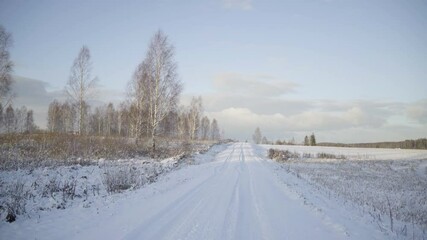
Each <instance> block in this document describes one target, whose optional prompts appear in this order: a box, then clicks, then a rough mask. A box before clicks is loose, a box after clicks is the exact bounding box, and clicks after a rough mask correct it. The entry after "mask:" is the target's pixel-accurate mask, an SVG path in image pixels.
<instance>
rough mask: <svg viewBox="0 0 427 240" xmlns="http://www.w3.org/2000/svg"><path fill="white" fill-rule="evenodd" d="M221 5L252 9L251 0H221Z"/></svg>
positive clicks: (246, 9) (230, 7) (231, 7)
mask: <svg viewBox="0 0 427 240" xmlns="http://www.w3.org/2000/svg"><path fill="white" fill-rule="evenodd" d="M222 6H223V7H224V8H229V9H239V10H245V11H248V10H252V9H253V5H252V0H222Z"/></svg>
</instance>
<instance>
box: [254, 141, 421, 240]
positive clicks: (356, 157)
mask: <svg viewBox="0 0 427 240" xmlns="http://www.w3.org/2000/svg"><path fill="white" fill-rule="evenodd" d="M262 147H263V148H264V151H266V150H267V149H270V148H273V149H280V150H288V151H290V152H296V153H298V155H300V156H303V155H304V154H305V155H307V154H311V156H313V157H312V158H300V159H292V160H289V161H286V162H284V163H283V164H281V167H282V168H283V169H284V170H285V171H287V172H289V173H292V174H294V175H295V176H297V177H298V178H301V179H302V180H304V181H307V182H308V183H310V184H312V185H313V186H316V187H317V188H318V190H319V191H320V192H323V193H324V194H327V196H328V197H329V198H338V199H339V200H341V201H342V202H343V204H344V205H346V206H356V207H357V208H358V209H359V210H360V211H361V212H362V213H365V214H368V215H370V216H371V218H372V220H373V221H374V223H375V225H377V226H378V227H379V228H381V229H383V230H390V231H391V230H393V233H394V235H395V236H397V237H398V238H408V239H412V237H414V238H416V239H423V238H426V237H427V151H425V150H403V149H372V148H334V147H310V146H271V145H263V146H262ZM319 153H326V154H333V155H336V156H344V157H345V159H318V158H316V157H315V156H317V154H319ZM265 154H266V153H265Z"/></svg>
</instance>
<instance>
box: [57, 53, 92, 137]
mask: <svg viewBox="0 0 427 240" xmlns="http://www.w3.org/2000/svg"><path fill="white" fill-rule="evenodd" d="M91 71H92V62H91V60H90V52H89V49H88V48H87V47H86V46H83V47H82V48H81V49H80V52H79V55H78V56H77V58H76V59H75V60H74V63H73V66H72V67H71V74H70V78H69V80H68V83H67V86H66V87H65V90H66V92H67V94H68V96H69V97H70V98H71V99H72V101H73V102H74V103H75V105H76V106H77V109H78V111H77V116H78V117H77V120H78V133H79V134H80V135H81V134H82V133H83V131H84V124H85V117H86V116H85V109H86V108H87V106H86V104H85V103H87V99H88V98H89V97H90V96H92V94H93V93H94V89H95V86H96V82H97V79H96V78H92V77H91Z"/></svg>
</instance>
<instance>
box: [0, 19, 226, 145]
mask: <svg viewBox="0 0 427 240" xmlns="http://www.w3.org/2000/svg"><path fill="white" fill-rule="evenodd" d="M11 41H12V40H11V35H10V34H9V33H7V32H6V31H5V29H4V28H3V27H2V26H0V54H1V55H0V57H1V58H0V70H1V72H0V133H31V132H34V131H35V130H36V129H37V127H36V126H35V124H34V116H33V115H34V113H33V111H32V110H27V109H26V107H21V108H18V109H14V108H13V106H12V104H11V102H12V99H13V96H14V95H13V93H12V91H11V90H12V83H13V79H12V77H11V72H12V69H13V62H12V61H11V60H10V55H9V51H8V48H9V47H10V45H11ZM174 57H175V50H174V46H173V45H172V44H171V43H170V41H169V39H168V36H167V35H165V34H164V33H163V32H162V31H160V30H159V31H157V32H156V33H155V34H154V36H153V37H152V39H151V41H150V43H149V46H148V50H147V53H146V54H145V56H144V58H143V60H142V61H141V62H140V63H139V65H138V66H137V68H136V69H135V71H134V74H133V77H132V79H131V80H130V81H129V82H128V88H127V98H126V100H125V101H123V102H121V103H119V104H118V105H117V106H114V104H113V103H108V104H105V105H103V106H97V107H93V108H92V107H91V106H90V104H89V102H90V100H91V99H93V97H94V95H95V94H96V92H97V83H98V79H97V78H96V77H92V61H91V54H90V50H89V48H88V47H87V46H83V47H82V48H81V49H80V51H79V53H78V55H77V57H76V58H75V60H74V62H73V64H72V66H71V69H70V76H69V79H68V81H67V84H66V86H65V92H66V94H67V96H68V98H67V100H66V101H64V102H60V101H58V100H56V99H55V100H53V101H52V102H51V103H50V104H49V108H48V115H47V131H48V132H51V133H67V134H70V133H71V134H75V135H80V136H82V135H84V136H117V137H131V138H136V139H138V140H141V139H144V140H145V141H147V140H149V141H150V142H151V146H152V150H153V152H154V151H155V150H156V140H157V139H158V138H173V139H180V140H186V141H194V140H219V139H220V138H221V134H220V128H219V125H218V121H217V120H216V119H212V120H211V119H209V118H208V117H207V116H204V115H203V112H204V109H203V102H202V98H201V97H193V98H192V100H191V103H190V105H189V106H178V104H179V99H180V96H181V93H182V90H183V84H182V82H181V81H180V80H179V76H178V73H177V62H176V61H175V59H174ZM3 106H7V107H6V109H3Z"/></svg>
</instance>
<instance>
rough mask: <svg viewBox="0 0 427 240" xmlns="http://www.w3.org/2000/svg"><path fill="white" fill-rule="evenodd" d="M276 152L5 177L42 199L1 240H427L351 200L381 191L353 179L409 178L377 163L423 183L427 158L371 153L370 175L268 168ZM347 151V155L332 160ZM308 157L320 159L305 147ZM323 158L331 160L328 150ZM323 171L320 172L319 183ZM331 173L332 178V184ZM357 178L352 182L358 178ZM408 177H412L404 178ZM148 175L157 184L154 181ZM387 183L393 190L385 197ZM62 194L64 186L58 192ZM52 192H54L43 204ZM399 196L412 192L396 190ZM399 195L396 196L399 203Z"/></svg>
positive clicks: (304, 166) (420, 229) (235, 147)
mask: <svg viewBox="0 0 427 240" xmlns="http://www.w3.org/2000/svg"><path fill="white" fill-rule="evenodd" d="M269 147H270V146H261V147H260V146H255V145H251V144H247V143H234V144H224V145H217V146H215V147H213V148H212V149H211V150H209V151H208V152H206V153H204V154H199V155H196V156H195V157H194V158H192V159H187V160H185V161H186V162H187V163H186V162H184V163H183V162H181V163H178V162H177V160H176V159H168V160H165V161H164V162H162V163H157V164H158V165H156V164H154V163H150V161H149V160H146V161H142V160H141V161H140V162H139V163H135V161H130V162H129V161H127V162H126V161H125V164H121V165H119V166H121V167H120V168H117V167H115V166H114V165H111V164H112V163H108V161H106V162H105V163H103V164H104V165H102V166H69V167H61V168H43V169H35V170H33V171H29V170H22V171H14V172H1V173H0V182H1V184H2V185H1V188H2V192H3V191H5V189H7V188H9V187H7V186H10V185H11V184H10V182H11V181H12V180H10V179H13V180H14V181H15V182H16V180H17V179H20V180H22V181H23V183H24V186H25V189H35V190H31V191H30V192H31V193H32V194H33V195H36V193H37V196H39V197H34V198H31V197H30V198H29V199H30V202H29V203H27V205H26V214H24V216H19V217H18V218H17V220H16V221H15V222H13V223H7V222H5V221H4V220H3V221H1V222H0V239H393V238H398V239H400V238H408V239H412V232H413V231H412V230H411V229H417V231H415V232H414V238H416V239H422V238H426V237H427V236H426V233H425V231H426V229H425V225H424V226H423V225H422V224H418V222H417V223H414V224H413V225H414V226H410V225H408V226H407V227H406V234H404V233H403V232H402V233H398V231H396V230H394V231H391V229H390V227H389V223H387V221H388V219H387V218H386V216H385V215H384V214H383V215H381V216H380V217H381V218H382V219H381V220H378V219H377V216H376V215H372V214H371V210H372V209H373V208H372V206H374V205H375V204H374V205H367V206H366V207H364V206H363V204H362V203H361V202H359V201H357V199H355V198H353V197H352V196H353V195H368V196H369V195H370V192H371V191H373V190H371V189H369V191H365V190H364V191H360V189H359V188H357V186H353V185H357V182H358V181H359V180H356V181H350V182H349V183H347V182H346V181H345V179H346V178H347V177H346V176H347V175H346V174H345V173H347V172H348V171H350V172H354V173H357V172H362V173H363V174H365V172H366V173H369V174H371V175H372V176H373V175H375V174H379V176H378V177H377V178H366V179H365V180H366V182H363V181H362V180H361V184H360V185H362V186H363V185H366V183H369V181H381V182H388V183H387V184H389V185H390V186H393V187H395V185H397V186H400V185H399V181H401V178H397V179H393V178H392V176H389V173H386V177H387V178H384V179H382V178H381V176H382V175H381V174H382V172H383V169H382V168H379V169H380V170H378V167H377V166H376V165H375V164H374V165H373V166H374V168H373V169H372V170H371V172H369V169H371V167H372V164H373V163H372V162H374V161H372V159H373V157H375V156H376V158H375V159H378V160H379V159H383V158H384V159H385V160H388V161H390V159H405V161H407V162H410V163H411V164H409V165H408V168H409V169H412V167H413V168H414V170H413V172H414V174H415V175H416V176H420V178H419V179H422V178H421V177H422V176H424V177H425V174H426V172H425V167H426V164H425V162H426V161H425V160H416V161H412V160H410V159H415V158H417V159H423V158H424V157H425V156H426V154H424V153H423V152H414V153H411V154H413V155H409V152H408V154H407V153H406V152H404V153H400V157H397V156H395V155H393V154H392V153H388V152H387V151H384V153H381V154H383V155H375V151H374V150H372V151H371V152H361V153H360V154H361V156H362V155H363V154H365V155H363V156H365V157H364V159H368V160H369V159H371V160H369V161H363V163H367V164H368V165H367V167H364V166H360V165H358V164H350V165H348V166H347V165H345V166H344V167H342V166H341V165H340V164H339V163H337V161H334V160H317V159H305V160H301V161H299V162H297V161H293V162H291V163H285V164H282V163H277V162H274V161H272V160H269V159H266V151H267V149H268V148H269ZM274 147H276V146H274ZM341 150H342V151H345V150H343V149H336V150H331V151H341ZM292 151H294V150H292ZM295 151H296V150H295ZM301 151H317V150H315V149H314V148H307V147H305V149H304V148H301ZM320 151H321V152H326V150H325V149H324V148H320ZM352 151H356V150H354V149H352ZM380 151H382V150H380ZM394 151H396V152H400V151H403V150H394ZM313 153H314V152H313ZM334 153H336V152H334ZM346 153H347V152H342V153H339V154H346ZM351 154H353V152H352V153H351ZM354 154H358V153H354ZM423 154H424V155H423ZM349 155H350V154H349ZM368 156H369V157H368ZM371 156H372V157H371ZM384 156H389V158H388V159H386V158H385V157H384ZM394 157H395V158H394ZM302 161H304V162H302ZM343 161H348V162H350V160H343ZM388 161H383V162H384V163H387V162H388ZM375 162H376V161H375ZM412 162H414V163H413V164H412ZM417 162H419V163H417ZM115 164H117V163H115ZM323 164H326V165H323ZM361 165H363V164H362V163H361ZM148 166H150V167H148ZM155 166H157V167H155ZM352 166H353V167H354V169H352V168H351V167H352ZM381 166H382V165H381ZM387 166H390V165H387ZM402 166H406V165H401V164H399V165H392V166H391V168H392V169H393V168H397V172H400V171H402V172H409V171H412V170H408V169H407V170H405V168H402ZM423 167H424V168H423ZM120 169H122V172H120ZM316 169H319V174H318V173H317V171H316ZM324 169H326V170H324ZM423 169H424V170H423ZM171 170H172V171H171ZM341 170H342V171H343V173H341ZM344 170H345V171H344ZM109 171H110V173H111V174H112V175H113V176H116V175H118V176H120V177H119V178H118V179H122V178H123V177H122V176H121V175H120V174H121V173H123V172H125V173H132V171H133V173H134V174H126V176H128V177H129V178H130V179H131V181H130V182H132V183H136V184H138V183H140V186H126V182H125V183H124V185H125V186H124V188H128V189H129V188H130V189H132V188H134V189H135V190H134V191H129V190H126V191H124V192H122V193H114V194H108V191H107V190H108V189H107V187H106V184H105V175H106V173H108V172H109ZM390 171H391V170H390ZM147 173H153V175H150V174H147ZM154 173H155V174H154ZM323 173H325V174H326V173H327V174H329V175H330V176H326V177H325V176H323V175H322V174H323ZM363 174H362V176H364V175H363ZM410 174H411V173H408V174H407V175H410ZM423 174H424V175H423ZM318 175H319V176H320V177H318ZM355 175H356V174H353V175H349V177H348V178H351V179H353V178H354V179H357V178H356V176H355ZM371 175H369V176H371ZM407 175H404V178H405V179H406V178H407V177H408V176H407ZM147 176H154V177H153V178H152V179H151V180H150V177H147ZM388 177H390V178H388ZM52 178H53V179H56V181H60V183H59V184H57V183H56V182H55V181H53V183H52V184H51V185H52V189H53V190H58V189H59V190H58V191H51V188H50V185H49V183H50V179H52ZM328 179H335V182H334V183H335V184H331V186H330V185H328V184H327V183H328ZM416 179H418V178H416ZM424 180H425V178H424ZM424 180H419V181H420V183H418V182H417V183H416V184H415V185H416V186H417V187H415V189H414V190H411V191H412V193H413V195H411V196H409V197H407V198H408V199H412V198H413V197H416V196H417V198H416V199H417V200H416V201H423V199H424V202H412V205H408V206H407V207H406V209H408V212H411V211H412V210H411V209H413V210H417V211H418V210H419V211H420V212H421V213H423V211H426V208H425V206H426V205H425V204H426V203H425V191H424V193H423V194H421V195H420V191H421V190H422V187H424V188H425V186H426V185H425V182H423V181H424ZM70 181H71V182H73V181H76V191H75V194H74V196H73V198H72V199H71V196H70V194H69V192H68V191H67V189H68V188H65V186H68V185H70ZM322 181H325V183H324V182H322ZM405 181H406V180H405ZM408 181H409V182H408V183H405V184H404V186H405V187H407V186H409V185H410V184H409V183H410V181H414V180H413V179H412V178H409V180H408ZM33 182H39V183H37V184H38V185H39V186H34V184H33ZM83 182H87V183H86V184H83ZM331 182H333V181H331ZM394 182H396V183H394ZM55 183H56V184H55ZM66 183H67V184H68V185H67V184H66ZM119 183H120V182H119ZM147 183H150V184H147ZM345 184H350V185H345ZM351 184H353V185H351ZM372 184H373V185H374V186H373V187H372V188H373V189H374V188H378V189H377V190H378V191H379V192H380V193H378V194H381V192H388V190H387V191H380V190H381V189H382V188H383V187H382V185H381V184H380V183H372ZM387 184H386V185H384V188H386V189H388V186H389V185H387ZM118 185H119V186H121V185H120V184H118ZM341 185H342V186H341ZM41 186H43V187H41ZM46 186H48V187H46ZM55 186H59V187H58V189H56V188H55ZM85 186H86V187H85ZM98 186H99V187H98ZM336 186H341V187H336ZM138 187H140V188H138ZM342 188H349V189H354V190H355V191H358V192H354V193H353V194H350V195H346V194H343V192H345V191H341V190H340V189H342ZM361 188H362V187H361ZM46 189H47V190H46ZM64 189H65V190H64ZM48 190H49V191H48ZM38 191H41V194H40V192H38ZM43 191H47V193H46V194H45V196H44V197H40V196H43ZM396 191H403V190H402V189H401V188H397V189H396ZM348 192H352V191H348ZM399 194H401V193H400V192H397V193H396V194H395V195H391V196H389V199H390V202H392V201H394V200H395V199H397V198H396V196H398V195H399ZM64 196H65V197H64ZM1 197H2V196H0V198H1ZM64 199H65V203H64V204H65V207H64V204H63V202H64ZM367 199H368V201H371V200H372V201H373V199H369V198H367ZM31 201H33V202H31ZM61 204H62V205H61ZM368 204H370V202H368ZM423 204H424V205H423ZM58 206H59V207H58ZM375 206H376V205H375ZM391 206H392V208H393V207H394V206H395V205H391ZM40 207H41V208H40ZM386 210H387V208H386ZM378 211H379V212H380V209H378ZM393 214H395V215H396V214H397V210H395V209H393ZM396 216H397V215H396ZM424 216H425V215H421V218H420V219H421V221H425V217H424ZM2 218H3V216H2ZM395 218H397V217H395ZM404 223H406V222H404V221H403V220H397V219H396V220H395V228H396V229H399V231H400V230H401V227H402V226H404V225H402V224H404Z"/></svg>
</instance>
